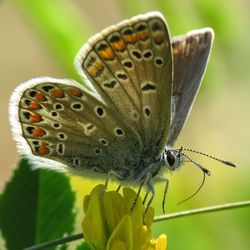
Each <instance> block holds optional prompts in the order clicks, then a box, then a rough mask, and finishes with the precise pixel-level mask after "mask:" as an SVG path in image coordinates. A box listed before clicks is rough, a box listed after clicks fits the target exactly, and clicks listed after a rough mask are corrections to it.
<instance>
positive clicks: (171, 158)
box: [167, 151, 175, 166]
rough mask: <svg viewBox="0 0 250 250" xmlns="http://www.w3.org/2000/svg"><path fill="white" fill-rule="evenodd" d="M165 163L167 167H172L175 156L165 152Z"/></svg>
mask: <svg viewBox="0 0 250 250" xmlns="http://www.w3.org/2000/svg"><path fill="white" fill-rule="evenodd" d="M167 161H168V164H169V166H173V165H174V164H175V155H174V154H173V153H172V152H171V151H168V152H167Z"/></svg>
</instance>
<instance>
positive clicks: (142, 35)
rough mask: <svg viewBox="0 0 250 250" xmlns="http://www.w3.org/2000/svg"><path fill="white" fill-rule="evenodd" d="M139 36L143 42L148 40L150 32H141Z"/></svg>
mask: <svg viewBox="0 0 250 250" xmlns="http://www.w3.org/2000/svg"><path fill="white" fill-rule="evenodd" d="M137 36H138V38H139V39H141V40H146V39H148V37H149V35H148V32H140V33H138V34H137Z"/></svg>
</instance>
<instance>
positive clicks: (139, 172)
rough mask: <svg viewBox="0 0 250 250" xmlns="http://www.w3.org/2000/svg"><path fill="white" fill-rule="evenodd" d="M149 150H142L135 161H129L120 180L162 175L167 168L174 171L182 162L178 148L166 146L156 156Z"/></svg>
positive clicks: (135, 179)
mask: <svg viewBox="0 0 250 250" xmlns="http://www.w3.org/2000/svg"><path fill="white" fill-rule="evenodd" d="M151 152H152V151H150V150H149V151H147V150H146V151H143V152H142V153H141V155H140V160H139V161H138V162H137V163H135V162H130V163H129V166H128V168H127V169H129V171H128V172H126V174H124V175H123V174H122V175H121V176H120V177H121V178H120V180H124V181H132V182H133V181H137V180H141V179H143V178H144V177H145V176H148V177H150V178H153V177H155V176H158V175H162V173H163V172H166V171H167V170H169V171H171V172H172V171H176V170H178V169H179V168H180V167H181V165H182V163H183V158H182V157H181V155H180V154H179V151H178V150H175V149H172V148H171V149H170V148H166V149H165V150H164V151H163V152H162V153H161V154H160V156H158V157H155V154H152V153H151ZM123 169H124V168H123Z"/></svg>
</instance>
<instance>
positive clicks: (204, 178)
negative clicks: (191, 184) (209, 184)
mask: <svg viewBox="0 0 250 250" xmlns="http://www.w3.org/2000/svg"><path fill="white" fill-rule="evenodd" d="M202 173H203V179H202V182H201V184H200V186H199V188H198V189H197V190H196V191H195V192H194V193H193V194H192V195H191V196H189V197H188V198H186V199H184V200H183V201H181V202H179V203H178V204H177V205H180V204H182V203H183V202H185V201H187V200H189V199H191V198H193V197H194V196H195V195H196V194H198V193H199V191H200V190H201V188H202V187H203V185H204V183H205V180H206V173H205V172H202Z"/></svg>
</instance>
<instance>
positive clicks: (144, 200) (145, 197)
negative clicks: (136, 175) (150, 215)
mask: <svg viewBox="0 0 250 250" xmlns="http://www.w3.org/2000/svg"><path fill="white" fill-rule="evenodd" d="M148 194H149V190H147V192H146V194H145V196H144V199H143V202H142V204H143V205H144V204H145V203H146V200H147V198H148Z"/></svg>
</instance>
